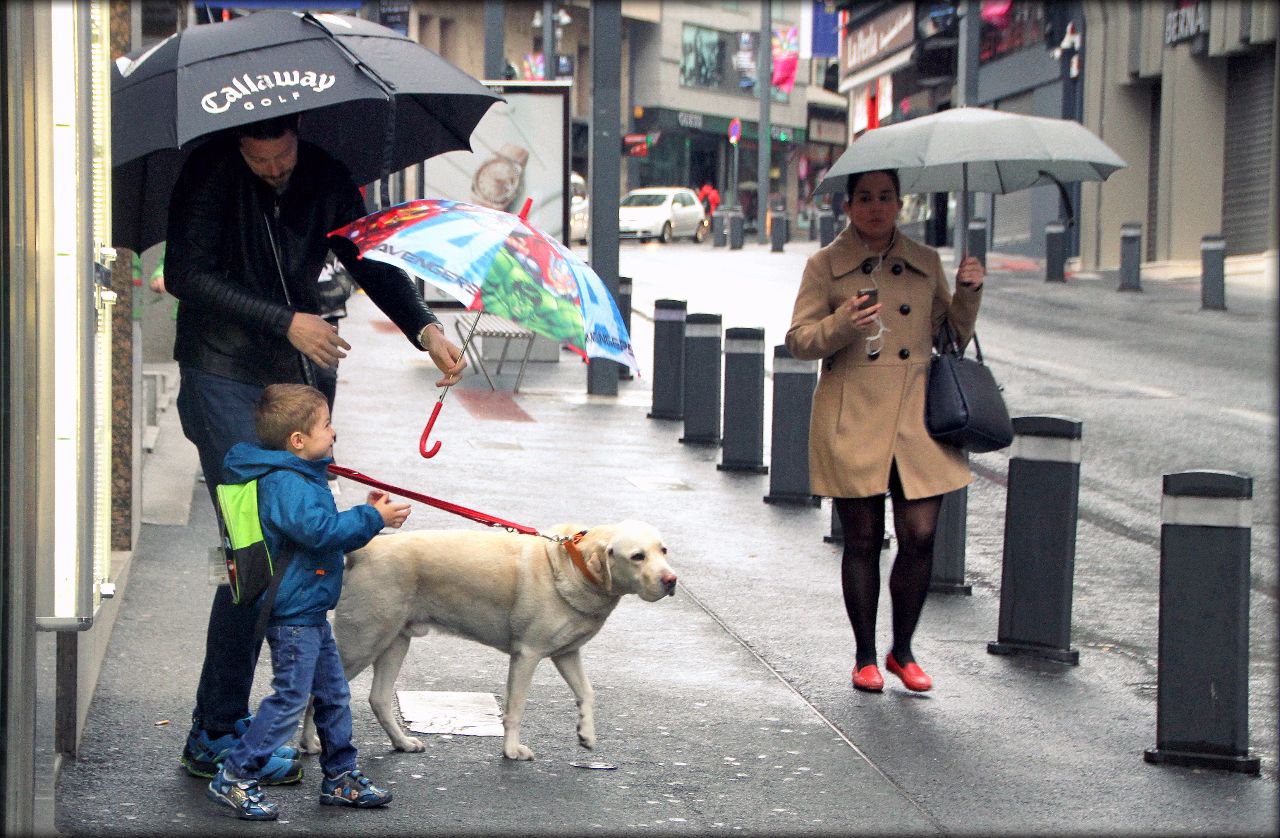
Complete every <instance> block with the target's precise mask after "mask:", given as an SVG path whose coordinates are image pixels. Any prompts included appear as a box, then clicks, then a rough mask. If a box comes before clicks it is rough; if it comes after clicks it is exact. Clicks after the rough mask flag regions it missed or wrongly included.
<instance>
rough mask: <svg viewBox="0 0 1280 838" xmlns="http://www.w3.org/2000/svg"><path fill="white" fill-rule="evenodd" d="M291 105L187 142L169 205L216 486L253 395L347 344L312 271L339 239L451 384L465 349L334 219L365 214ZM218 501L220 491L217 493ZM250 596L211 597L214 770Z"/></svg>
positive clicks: (191, 398) (185, 338)
mask: <svg viewBox="0 0 1280 838" xmlns="http://www.w3.org/2000/svg"><path fill="white" fill-rule="evenodd" d="M297 126H298V120H297V117H296V116H292V117H287V116H286V117H277V118H274V119H270V120H265V121H262V122H257V123H253V124H250V125H246V126H242V127H241V128H239V129H236V130H235V131H234V133H233V134H231V135H229V136H226V137H218V138H214V139H211V140H210V141H208V142H207V143H205V144H204V145H203V146H201V147H200V148H198V149H196V150H195V151H193V152H192V154H191V157H190V158H189V159H188V161H187V163H186V165H184V166H183V169H182V173H181V175H180V176H179V178H178V182H177V184H176V185H175V187H174V190H173V197H172V198H171V199H170V204H169V229H168V245H167V252H166V254H165V282H166V286H167V288H168V290H169V292H170V293H172V294H173V295H174V296H175V297H177V298H178V300H179V301H180V302H181V305H180V306H179V307H178V324H177V336H176V338H175V340H174V349H173V356H174V359H175V360H177V361H178V365H179V370H180V373H181V384H180V387H179V390H178V415H179V418H180V419H181V421H182V430H183V433H184V434H185V435H186V437H187V438H188V439H190V440H191V441H192V442H193V443H194V444H195V446H196V449H197V450H198V451H199V455H200V465H201V467H202V468H203V469H204V475H205V482H206V483H207V484H208V488H209V494H210V496H211V497H216V496H215V489H216V487H217V485H218V484H219V483H221V482H222V479H223V474H222V462H223V458H224V457H225V456H226V453H227V451H228V450H229V449H230V448H231V447H232V446H233V445H235V444H236V443H239V442H255V441H256V436H255V433H254V424H253V412H254V405H255V404H256V402H257V401H258V399H259V397H260V396H261V394H262V391H263V389H264V388H265V387H266V386H267V385H269V384H276V383H290V382H292V383H310V382H314V381H315V374H314V368H315V367H323V368H328V367H333V366H334V365H336V364H337V362H338V360H339V359H341V358H344V357H346V351H345V350H348V349H350V348H351V345H350V344H349V343H347V342H346V341H345V340H343V339H342V338H341V337H339V336H338V332H337V329H336V328H334V326H332V325H331V324H329V323H327V322H325V320H324V318H323V317H322V316H321V308H320V303H319V295H318V287H317V286H318V283H317V281H316V278H317V277H318V276H319V274H320V269H321V267H322V266H323V264H324V260H325V254H326V253H327V252H328V251H329V249H331V248H332V249H334V251H335V252H336V253H337V254H338V257H339V258H340V259H341V260H342V262H343V264H344V265H345V266H346V268H347V270H348V271H350V273H351V275H352V277H353V278H354V279H355V280H356V282H357V283H359V284H360V286H361V287H362V288H363V289H364V290H365V291H366V293H368V295H369V297H370V299H372V300H373V302H374V303H375V304H376V305H377V306H378V307H379V308H380V309H382V311H383V312H384V313H385V314H386V315H387V316H388V317H390V318H391V320H392V322H394V323H395V324H396V326H398V327H399V328H400V330H401V331H402V332H404V334H405V336H406V337H407V338H408V339H409V341H410V342H411V343H412V344H413V345H414V346H415V347H416V348H418V349H419V350H425V351H426V352H427V353H429V354H430V356H431V360H432V361H433V362H434V363H435V365H436V367H438V368H439V369H440V371H441V372H442V373H443V376H444V377H443V378H441V379H440V380H439V381H437V386H445V385H449V384H454V383H456V382H457V381H458V380H459V379H460V377H461V375H462V370H463V369H464V368H465V367H466V359H465V358H463V356H462V352H461V351H460V350H459V349H458V347H457V346H455V345H454V344H453V343H451V342H450V341H449V340H448V338H446V337H445V334H444V329H443V328H442V327H441V325H440V321H439V320H438V319H437V318H436V316H435V315H434V314H433V313H432V312H431V309H430V308H428V307H427V305H426V303H425V302H424V301H423V300H422V297H421V295H419V294H418V293H417V289H416V287H415V286H414V283H412V282H411V281H410V280H409V279H408V277H407V276H405V274H404V273H403V272H402V271H400V270H398V269H396V268H393V267H391V266H389V265H385V264H382V263H379V262H375V261H372V260H368V261H366V260H359V259H357V258H356V252H355V248H354V247H353V246H352V245H351V244H350V243H349V242H347V241H346V240H344V239H338V238H335V239H334V240H332V241H329V240H328V238H327V234H328V232H329V231H330V230H334V229H337V228H338V227H340V226H342V225H343V224H346V223H347V222H349V221H352V220H354V219H356V218H358V217H360V216H362V215H364V214H365V206H364V201H363V199H362V198H361V196H360V193H359V191H358V190H357V189H356V186H355V184H353V183H352V181H351V176H350V174H349V173H348V172H347V170H346V168H345V167H343V166H342V165H341V164H340V163H338V162H337V161H335V160H334V159H333V158H332V157H330V156H329V155H328V154H327V153H325V152H324V151H323V150H321V149H320V148H318V147H316V146H313V145H311V144H309V143H305V142H299V140H298V131H297ZM215 508H216V502H215ZM256 618H257V614H256V612H255V609H254V608H253V607H252V606H247V607H246V606H236V605H233V604H232V602H231V593H230V588H229V587H228V586H220V587H219V588H218V590H217V593H216V594H215V595H214V600H213V607H212V610H211V611H210V614H209V628H208V636H207V638H206V642H205V659H204V667H203V669H202V671H201V673H200V685H199V688H198V689H197V692H196V706H195V710H194V712H193V713H192V726H191V732H190V734H189V735H188V737H187V742H186V747H185V748H184V749H183V753H182V764H183V765H184V766H186V768H187V771H188V772H189V773H191V774H193V775H195V776H200V777H212V776H213V775H214V774H215V773H216V771H217V767H218V763H220V762H221V761H222V759H223V757H225V755H226V754H227V752H228V751H229V750H230V749H231V747H232V746H233V745H234V744H235V743H236V740H237V738H238V736H239V735H240V734H242V733H243V732H244V731H245V730H247V729H248V723H249V722H248V720H249V709H248V708H249V691H250V689H251V687H252V686H253V672H254V668H255V666H256V664H257V659H258V651H259V649H260V648H261V641H259V642H257V643H255V642H253V640H254V631H253V630H254V623H255V620H256ZM296 757H297V752H296V750H294V749H292V748H282V749H280V750H279V751H278V752H277V753H276V756H275V757H273V758H272V761H271V763H270V764H268V765H267V766H266V768H265V769H264V772H263V782H266V783H282V782H285V783H287V782H297V781H298V780H299V779H301V777H302V769H301V766H300V764H299V763H298V762H297V760H296Z"/></svg>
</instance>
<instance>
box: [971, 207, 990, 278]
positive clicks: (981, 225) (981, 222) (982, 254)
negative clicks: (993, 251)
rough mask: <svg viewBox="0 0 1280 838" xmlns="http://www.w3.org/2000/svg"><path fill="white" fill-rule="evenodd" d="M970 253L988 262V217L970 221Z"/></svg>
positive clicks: (982, 261)
mask: <svg viewBox="0 0 1280 838" xmlns="http://www.w3.org/2000/svg"><path fill="white" fill-rule="evenodd" d="M969 255H970V256H973V257H975V258H977V260H978V261H979V262H981V263H982V264H983V266H984V267H985V266H986V264H987V219H985V218H975V219H973V220H972V221H970V222H969Z"/></svg>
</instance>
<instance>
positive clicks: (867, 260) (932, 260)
mask: <svg viewBox="0 0 1280 838" xmlns="http://www.w3.org/2000/svg"><path fill="white" fill-rule="evenodd" d="M847 192H848V198H847V200H846V201H845V204H844V211H845V213H846V214H847V215H848V218H849V221H850V225H849V226H848V227H847V228H845V229H844V230H843V231H842V232H841V233H840V234H839V235H838V236H836V238H835V240H834V241H832V242H831V244H830V245H828V246H827V247H824V248H823V249H821V250H819V251H818V252H817V253H815V254H814V255H813V256H811V257H809V260H808V262H807V263H806V264H805V269H804V276H803V278H802V279H801V282H800V290H799V292H798V293H797V296H796V302H795V308H794V310H793V312H792V316H791V327H790V329H788V331H787V338H786V344H787V348H788V349H789V350H790V351H791V354H792V355H793V356H795V357H796V358H800V359H805V360H818V359H821V360H822V367H821V374H820V377H819V381H818V388H817V391H816V392H815V394H814V400H813V411H812V414H811V419H810V429H809V440H810V443H809V474H810V480H811V483H812V486H811V489H812V491H813V493H814V494H816V495H825V496H827V497H830V498H831V499H832V503H833V504H834V505H835V511H836V514H837V515H838V516H839V517H840V525H841V527H842V529H843V530H844V556H843V559H842V561H841V565H840V579H841V587H842V590H843V593H844V604H845V609H846V611H847V612H848V615H849V622H850V623H851V624H852V626H853V636H854V643H855V654H854V669H853V686H855V687H857V688H858V689H860V690H866V691H870V692H879V691H880V690H882V689H884V677H883V676H882V675H881V674H880V670H879V668H878V667H877V666H876V660H877V657H876V606H877V604H878V602H879V599H880V550H881V545H882V543H883V540H884V526H885V509H884V507H885V494H886V492H887V493H888V494H889V495H891V496H892V498H893V523H894V529H895V532H896V534H897V541H898V552H897V556H896V557H895V558H894V562H893V569H892V571H891V572H890V575H889V595H890V599H891V602H892V605H893V645H892V647H891V648H890V651H889V653H888V655H887V656H886V657H885V668H887V669H888V670H889V671H890V672H891V673H893V674H894V675H897V676H898V677H899V678H900V679H901V680H902V682H903V684H904V685H905V686H906V687H907V688H908V689H911V690H916V691H924V690H928V689H929V688H930V687H932V686H933V680H932V679H931V678H930V677H929V675H928V674H926V673H925V671H924V670H923V669H922V668H921V667H920V665H919V664H918V663H917V662H916V659H915V655H914V654H913V653H912V651H911V637H912V635H913V634H914V633H915V629H916V625H917V623H918V622H919V619H920V612H921V610H922V609H923V608H924V601H925V596H926V595H927V593H928V591H929V580H930V577H931V576H932V574H933V541H934V532H935V530H936V529H937V523H938V509H939V507H940V506H941V504H942V495H944V494H945V493H947V492H951V491H954V490H956V489H959V488H962V487H964V486H967V485H968V484H969V482H970V480H971V479H972V475H971V474H970V473H969V467H968V464H967V462H966V461H965V458H964V455H963V453H962V452H961V451H960V450H958V449H956V448H953V447H950V446H947V445H943V444H940V443H938V442H937V441H935V440H934V439H933V438H932V437H930V436H929V432H928V431H927V430H926V429H925V425H924V399H925V380H926V376H927V373H928V369H929V356H930V351H931V348H932V346H933V344H934V339H935V337H936V336H937V335H938V333H939V331H940V330H941V329H942V328H943V324H944V323H947V324H950V328H951V329H952V330H953V331H954V332H955V333H956V334H957V336H958V339H959V340H960V341H961V344H962V345H963V344H964V343H967V342H968V341H969V339H970V338H971V337H972V336H973V331H974V323H975V321H976V320H977V315H978V306H979V303H980V301H981V299H982V297H981V291H982V283H983V277H984V271H983V268H982V264H981V263H980V262H979V261H978V260H977V259H975V258H973V257H969V258H966V259H964V260H963V261H961V263H960V266H959V268H958V270H957V272H956V291H955V294H954V295H953V294H952V292H951V290H950V289H949V288H948V285H947V279H946V276H945V275H944V274H943V271H942V259H941V258H940V257H939V255H938V253H937V251H935V250H934V249H932V248H930V247H926V246H924V245H922V244H919V243H917V242H915V241H912V240H911V239H910V238H908V237H907V236H905V235H903V234H902V233H900V232H899V231H898V229H897V217H898V213H899V212H900V211H901V209H902V198H901V196H900V194H899V181H898V174H897V172H896V171H889V170H887V171H878V172H863V173H860V174H856V175H850V176H849V179H848V185H847Z"/></svg>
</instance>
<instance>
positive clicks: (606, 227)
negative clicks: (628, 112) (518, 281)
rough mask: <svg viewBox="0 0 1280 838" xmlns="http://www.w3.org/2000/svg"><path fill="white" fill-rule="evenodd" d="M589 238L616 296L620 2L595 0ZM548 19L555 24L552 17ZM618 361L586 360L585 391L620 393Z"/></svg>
mask: <svg viewBox="0 0 1280 838" xmlns="http://www.w3.org/2000/svg"><path fill="white" fill-rule="evenodd" d="M590 15H591V81H592V91H593V95H592V97H591V166H590V170H589V177H590V180H591V182H590V194H591V243H590V245H589V246H588V251H587V254H588V255H587V261H588V262H590V263H591V267H592V268H594V269H595V272H596V273H597V274H599V276H600V278H601V279H603V280H604V283H605V285H606V286H607V287H608V289H609V293H610V294H613V296H614V298H615V299H616V298H617V296H618V193H619V191H620V190H621V182H622V157H621V156H620V155H619V154H618V149H619V148H620V147H621V144H622V141H621V137H620V136H619V134H620V131H621V126H622V105H621V102H622V54H621V52H620V51H619V50H618V44H620V43H622V6H621V5H620V4H619V3H592V4H591V11H590ZM547 25H549V26H553V27H554V26H555V22H554V21H548V22H547ZM614 366H615V362H614V361H609V360H607V359H604V358H596V359H594V360H592V361H591V363H590V364H587V392H588V393H591V394H594V395H601V396H616V395H617V394H618V373H617V371H616V370H615V369H614Z"/></svg>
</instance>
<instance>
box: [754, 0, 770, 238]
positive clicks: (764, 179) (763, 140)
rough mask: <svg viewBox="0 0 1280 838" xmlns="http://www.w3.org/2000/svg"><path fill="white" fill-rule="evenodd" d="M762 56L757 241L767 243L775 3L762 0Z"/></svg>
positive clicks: (759, 60)
mask: <svg viewBox="0 0 1280 838" xmlns="http://www.w3.org/2000/svg"><path fill="white" fill-rule="evenodd" d="M758 46H759V54H760V57H759V58H757V59H756V93H757V94H758V95H759V96H760V125H759V130H757V131H756V148H757V151H758V154H757V157H756V241H757V242H758V243H760V244H766V243H767V242H768V241H769V231H768V229H766V228H767V226H768V225H767V224H766V221H767V220H768V218H769V206H770V204H769V170H770V169H771V168H772V163H773V124H772V123H771V122H770V116H769V113H770V108H771V107H772V105H773V3H772V2H771V0H760V43H759V44H758Z"/></svg>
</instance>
